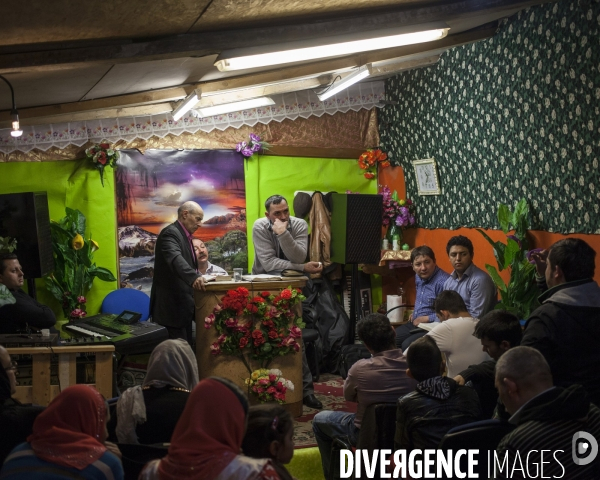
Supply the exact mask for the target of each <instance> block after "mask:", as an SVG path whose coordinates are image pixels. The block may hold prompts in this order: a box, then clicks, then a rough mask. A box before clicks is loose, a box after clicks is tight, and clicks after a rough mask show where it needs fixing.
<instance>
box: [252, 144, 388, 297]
mask: <svg viewBox="0 0 600 480" xmlns="http://www.w3.org/2000/svg"><path fill="white" fill-rule="evenodd" d="M245 163H246V165H245V167H244V171H245V175H246V217H247V222H248V223H247V225H248V227H247V228H248V262H249V268H252V260H253V259H254V245H253V244H252V225H253V224H254V221H255V220H256V219H258V218H260V217H262V216H263V215H264V214H265V207H264V202H265V200H266V199H267V198H268V197H270V196H271V195H274V194H279V195H283V196H284V197H286V198H287V199H288V202H289V203H290V209H291V210H292V214H293V206H292V204H293V201H294V192H296V191H298V190H306V191H313V190H319V191H321V192H323V193H326V192H331V191H333V192H338V193H344V192H346V191H348V190H349V191H352V192H357V193H371V194H374V193H377V180H376V179H373V180H367V179H366V178H364V177H363V175H362V174H363V171H362V170H360V169H359V168H358V163H357V159H332V158H307V157H278V156H270V155H266V156H265V155H263V156H260V157H256V158H255V157H252V158H251V159H250V160H246V161H245ZM333 234H335V232H333ZM372 289H373V292H372V295H373V305H379V304H380V303H381V279H380V277H378V276H374V277H373V281H372Z"/></svg>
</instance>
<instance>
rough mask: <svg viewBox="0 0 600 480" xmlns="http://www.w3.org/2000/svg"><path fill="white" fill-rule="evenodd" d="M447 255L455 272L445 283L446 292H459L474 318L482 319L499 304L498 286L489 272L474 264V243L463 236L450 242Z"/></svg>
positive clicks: (453, 238) (447, 246)
mask: <svg viewBox="0 0 600 480" xmlns="http://www.w3.org/2000/svg"><path fill="white" fill-rule="evenodd" d="M446 253H447V254H448V257H449V259H450V263H451V264H452V267H454V271H453V272H452V274H451V275H450V277H449V278H448V279H447V280H446V283H444V290H454V291H455V292H458V293H459V294H460V296H461V297H462V298H463V300H464V301H465V304H466V305H467V311H468V312H469V313H470V314H471V316H472V317H473V318H481V317H483V316H484V315H485V314H486V313H487V312H489V311H491V310H492V309H493V308H494V306H495V305H496V303H497V302H498V299H497V294H496V285H494V282H493V281H492V277H490V276H489V275H488V274H487V272H484V271H483V270H482V269H481V268H478V267H476V266H475V264H474V263H473V243H472V242H471V240H469V239H468V238H467V237H465V236H463V235H457V236H456V237H452V238H451V239H450V240H448V243H447V244H446Z"/></svg>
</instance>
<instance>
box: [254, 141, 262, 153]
mask: <svg viewBox="0 0 600 480" xmlns="http://www.w3.org/2000/svg"><path fill="white" fill-rule="evenodd" d="M261 147H262V145H261V144H260V143H255V144H253V145H252V151H253V152H258V151H259V150H260V149H261Z"/></svg>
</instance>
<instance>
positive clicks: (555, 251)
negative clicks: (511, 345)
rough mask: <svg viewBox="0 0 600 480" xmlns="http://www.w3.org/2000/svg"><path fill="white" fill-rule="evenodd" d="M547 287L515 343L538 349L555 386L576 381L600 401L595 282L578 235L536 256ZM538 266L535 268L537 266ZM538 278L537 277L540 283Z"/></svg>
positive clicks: (599, 298)
mask: <svg viewBox="0 0 600 480" xmlns="http://www.w3.org/2000/svg"><path fill="white" fill-rule="evenodd" d="M536 264H537V266H538V269H541V267H542V266H543V267H545V277H546V278H545V280H546V285H547V286H548V290H546V291H545V292H544V293H543V294H542V295H541V296H540V298H539V300H540V303H541V305H540V306H539V307H538V308H536V309H535V310H534V311H533V312H532V314H531V315H530V317H529V318H528V319H527V323H526V324H525V331H524V332H523V339H522V340H521V345H524V346H527V347H533V348H535V349H537V350H539V351H540V352H541V353H542V355H543V356H544V358H545V359H546V361H547V362H548V364H549V365H550V370H551V371H552V377H553V378H554V384H555V385H556V386H557V387H568V386H569V385H573V384H579V385H582V386H583V387H584V388H585V389H586V390H587V393H588V395H589V396H590V400H591V401H592V403H594V404H595V405H596V406H600V378H599V376H598V371H599V370H600V349H599V348H598V338H599V337H600V286H598V283H596V282H595V281H594V273H595V266H596V252H595V250H594V249H593V248H592V247H590V246H589V245H588V244H587V243H586V242H584V241H583V240H581V239H579V238H564V239H562V240H559V241H558V242H556V243H555V244H553V245H552V247H550V251H549V252H548V253H547V256H546V255H542V256H540V255H538V258H536ZM538 271H539V270H538ZM542 283H543V282H538V285H541V284H542Z"/></svg>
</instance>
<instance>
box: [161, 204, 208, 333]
mask: <svg viewBox="0 0 600 480" xmlns="http://www.w3.org/2000/svg"><path fill="white" fill-rule="evenodd" d="M203 218H204V212H203V211H202V208H201V207H200V205H198V204H197V203H196V202H185V203H184V204H182V205H181V206H180V207H179V209H178V210H177V221H176V222H174V223H172V224H171V225H169V226H167V227H165V228H163V229H162V230H161V232H160V234H159V235H158V238H157V240H156V247H155V249H154V278H153V281H152V292H151V294H150V315H152V320H153V321H154V322H156V323H158V324H160V325H163V326H164V327H165V328H166V329H167V330H168V332H169V338H182V339H184V340H187V342H188V343H192V321H193V320H194V313H195V310H194V294H193V293H194V290H204V288H205V287H204V281H203V280H202V275H201V274H200V272H199V271H198V260H197V258H196V254H195V253H194V245H193V243H192V235H193V234H194V232H195V231H196V230H198V228H200V225H201V223H202V219H203Z"/></svg>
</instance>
